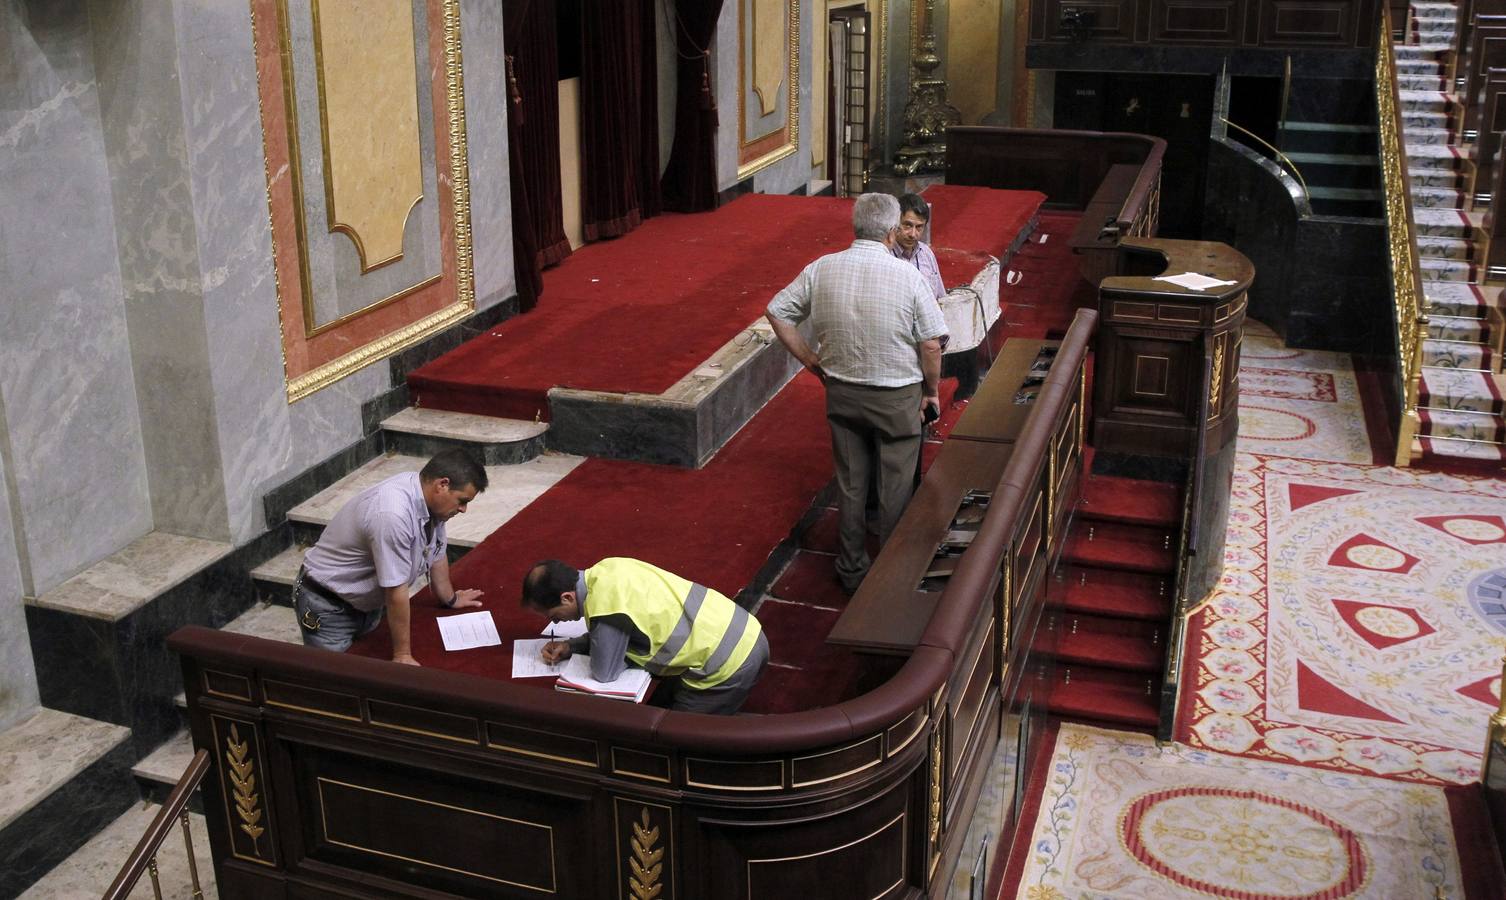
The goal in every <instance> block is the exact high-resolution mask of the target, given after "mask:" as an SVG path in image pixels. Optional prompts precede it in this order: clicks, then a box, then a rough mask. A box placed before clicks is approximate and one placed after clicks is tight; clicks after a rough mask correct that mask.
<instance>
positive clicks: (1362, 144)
mask: <svg viewBox="0 0 1506 900" xmlns="http://www.w3.org/2000/svg"><path fill="white" fill-rule="evenodd" d="M1280 146H1281V149H1282V150H1283V151H1284V152H1286V153H1288V154H1292V153H1345V154H1353V155H1365V156H1369V157H1371V158H1374V157H1375V147H1376V131H1375V127H1374V126H1371V125H1345V124H1334V123H1329V122H1287V123H1286V124H1285V125H1283V126H1282V127H1281V138H1280Z"/></svg>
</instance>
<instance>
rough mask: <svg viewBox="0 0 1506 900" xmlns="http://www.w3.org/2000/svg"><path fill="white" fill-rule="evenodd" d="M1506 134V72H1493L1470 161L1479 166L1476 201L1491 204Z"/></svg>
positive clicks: (1488, 77)
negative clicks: (1503, 137)
mask: <svg viewBox="0 0 1506 900" xmlns="http://www.w3.org/2000/svg"><path fill="white" fill-rule="evenodd" d="M1502 131H1506V69H1492V70H1491V71H1490V72H1489V73H1488V74H1487V75H1486V76H1485V98H1484V100H1483V101H1481V104H1480V136H1479V137H1478V138H1477V139H1476V140H1475V147H1474V150H1473V151H1471V154H1470V158H1471V159H1472V160H1473V162H1474V164H1475V202H1476V203H1477V204H1482V203H1490V202H1491V198H1490V192H1491V189H1492V186H1493V185H1494V184H1495V171H1496V167H1497V166H1499V165H1500V164H1501V159H1500V156H1501V154H1500V148H1501V132H1502Z"/></svg>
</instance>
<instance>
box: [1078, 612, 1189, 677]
mask: <svg viewBox="0 0 1506 900" xmlns="http://www.w3.org/2000/svg"><path fill="white" fill-rule="evenodd" d="M1062 628H1063V632H1062V635H1061V638H1060V642H1059V643H1058V644H1057V647H1056V656H1057V660H1058V664H1061V663H1084V664H1087V665H1092V666H1101V667H1103V668H1105V669H1113V670H1116V671H1124V672H1151V673H1159V672H1160V671H1161V660H1162V657H1163V656H1164V655H1165V653H1164V650H1163V649H1162V647H1161V643H1160V641H1161V631H1162V629H1161V627H1160V625H1159V623H1156V622H1132V621H1129V620H1127V619H1105V618H1101V617H1099V616H1090V615H1085V614H1082V613H1069V614H1068V615H1067V616H1066V617H1065V618H1064V620H1063V622H1062Z"/></svg>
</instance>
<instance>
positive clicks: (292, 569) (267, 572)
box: [251, 544, 309, 604]
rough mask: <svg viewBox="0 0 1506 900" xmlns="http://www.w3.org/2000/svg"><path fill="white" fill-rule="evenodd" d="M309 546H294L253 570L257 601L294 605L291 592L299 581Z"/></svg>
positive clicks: (252, 575) (252, 577)
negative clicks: (300, 569) (294, 584)
mask: <svg viewBox="0 0 1506 900" xmlns="http://www.w3.org/2000/svg"><path fill="white" fill-rule="evenodd" d="M308 549H309V548H308V546H307V545H304V544H294V545H293V546H291V547H289V548H287V549H286V550H284V551H282V552H281V553H279V554H277V555H276V556H274V557H272V558H271V559H269V560H267V561H266V562H264V563H262V564H261V565H259V566H257V567H256V568H254V569H252V570H251V580H252V582H253V583H254V584H255V585H256V599H258V600H260V601H261V602H263V603H282V604H289V603H292V602H293V600H292V596H291V595H290V593H289V592H290V591H291V590H292V588H293V582H294V581H296V580H297V579H298V569H299V567H300V566H302V565H303V554H305V553H307V552H308Z"/></svg>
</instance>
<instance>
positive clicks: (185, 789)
mask: <svg viewBox="0 0 1506 900" xmlns="http://www.w3.org/2000/svg"><path fill="white" fill-rule="evenodd" d="M208 771H209V751H208V750H200V751H199V752H197V753H195V754H194V755H193V760H192V761H191V762H189V764H188V768H187V769H185V770H184V772H183V777H182V778H179V779H178V783H177V784H175V785H173V790H172V793H171V794H168V796H167V802H166V803H164V804H162V808H161V809H159V810H157V815H156V816H155V817H154V818H153V819H152V823H151V824H150V825H148V826H147V827H146V831H145V832H144V833H142V835H141V840H139V841H137V842H136V847H135V849H133V850H132V851H131V855H130V856H128V857H127V858H126V861H125V865H123V866H121V867H120V872H119V873H118V874H117V875H116V876H115V880H114V881H112V882H110V886H109V887H108V888H106V889H105V893H104V896H103V898H102V900H125V898H126V897H128V896H129V895H130V893H131V891H133V890H135V889H136V883H137V882H138V881H140V880H141V876H142V874H143V873H147V874H149V875H150V876H151V879H152V893H153V894H154V895H155V896H156V898H157V900H162V886H161V885H160V884H159V883H158V881H157V851H158V850H160V849H161V848H162V842H163V841H164V840H166V839H167V835H168V833H169V832H171V831H172V828H173V823H174V822H179V823H181V824H182V827H183V846H184V848H185V849H187V851H188V874H189V881H190V882H191V884H192V886H193V897H194V898H195V900H202V898H203V896H204V889H203V888H202V887H201V886H200V885H199V865H198V862H197V861H196V860H195V859H194V855H193V834H192V832H191V831H190V830H189V824H188V801H189V799H190V798H192V797H193V792H194V791H196V790H198V788H199V783H200V782H202V781H203V780H204V775H205V773H207V772H208Z"/></svg>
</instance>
